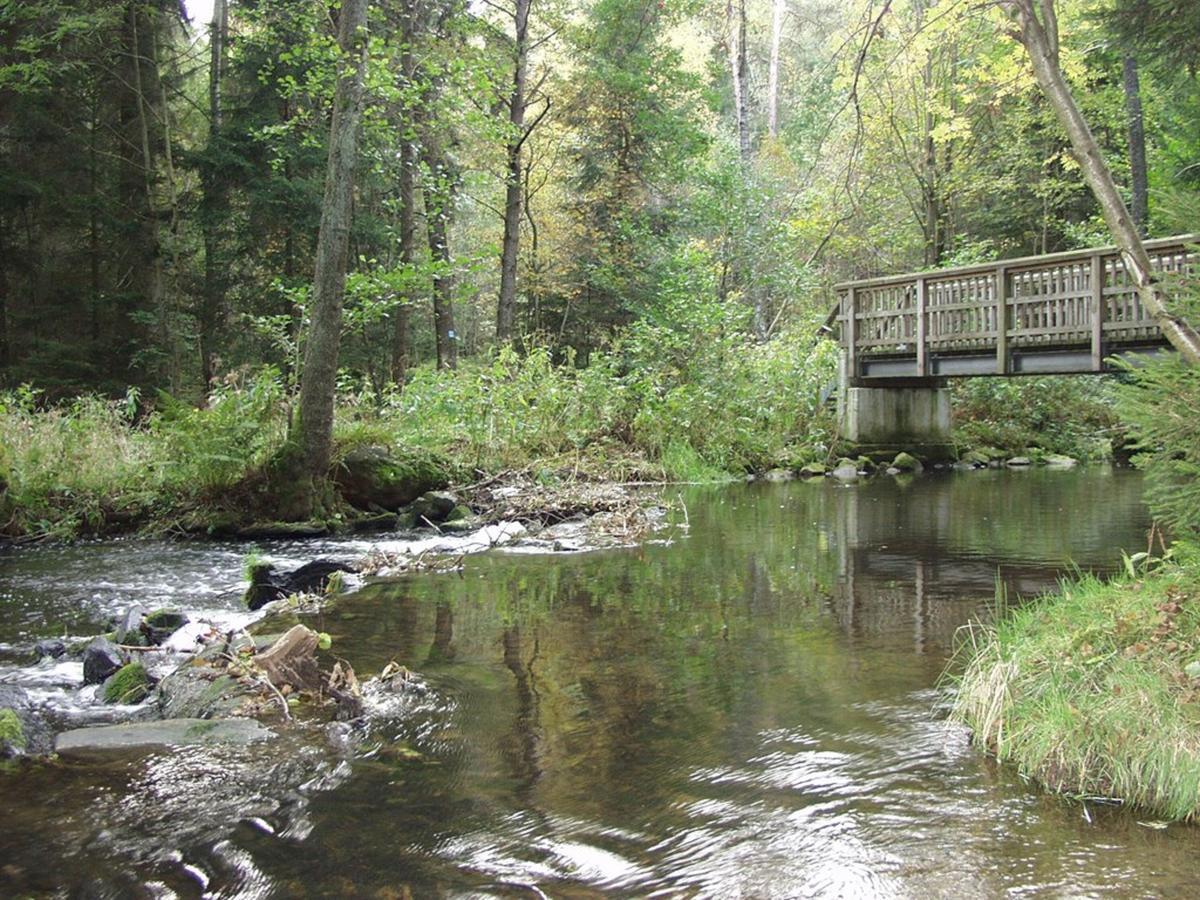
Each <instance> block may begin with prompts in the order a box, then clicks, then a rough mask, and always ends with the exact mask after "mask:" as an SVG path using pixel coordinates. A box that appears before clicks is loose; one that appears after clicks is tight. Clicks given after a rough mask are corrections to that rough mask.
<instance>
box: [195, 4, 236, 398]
mask: <svg viewBox="0 0 1200 900" xmlns="http://www.w3.org/2000/svg"><path fill="white" fill-rule="evenodd" d="M228 28H229V13H228V7H227V6H226V2H225V0H214V2H213V17H212V24H211V25H210V27H209V33H208V43H209V64H208V150H209V156H210V158H209V160H208V162H207V165H206V166H205V169H204V173H203V177H202V181H201V188H202V190H203V195H204V196H203V201H202V202H203V205H204V207H205V208H204V227H203V230H204V293H203V297H202V299H201V306H200V316H199V320H200V321H199V322H198V323H197V324H198V325H199V331H200V335H199V343H200V381H201V386H202V388H203V391H204V393H205V395H207V394H208V392H209V391H210V390H211V389H212V385H213V379H214V378H215V377H216V372H215V368H216V366H215V357H216V348H215V344H216V340H215V338H216V334H215V333H216V329H217V318H218V315H219V311H220V309H221V304H222V302H223V300H224V284H223V279H222V276H221V271H220V264H219V260H218V259H217V255H218V253H219V252H220V249H219V242H220V238H219V227H218V224H217V217H218V215H220V212H221V208H222V207H223V205H224V204H223V203H222V196H221V189H220V183H219V179H218V178H217V173H216V171H215V169H216V166H215V162H214V161H213V159H212V158H211V157H212V152H213V150H214V149H215V147H216V144H217V141H218V140H219V139H220V135H221V124H222V123H221V87H222V82H223V80H224V75H225V37H226V35H227V34H228Z"/></svg>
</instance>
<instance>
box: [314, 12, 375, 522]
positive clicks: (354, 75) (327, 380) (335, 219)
mask: <svg viewBox="0 0 1200 900" xmlns="http://www.w3.org/2000/svg"><path fill="white" fill-rule="evenodd" d="M338 43H339V45H340V46H341V49H342V53H343V55H344V58H343V60H342V63H341V71H340V72H339V75H338V82H337V88H336V90H335V92H334V99H333V121H332V124H331V126H330V129H329V161H328V165H327V168H326V170H325V195H324V198H323V200H322V203H321V226H320V230H319V232H318V236H317V253H316V265H315V269H314V273H313V292H312V299H311V302H310V310H311V317H312V318H311V324H310V325H309V331H308V344H307V346H306V348H305V353H304V369H303V371H302V372H301V375H300V421H299V429H300V441H299V443H300V448H301V450H302V461H303V466H304V476H305V478H306V479H307V480H308V481H309V483H310V485H311V489H310V490H308V492H307V493H308V498H307V499H308V505H309V510H308V511H307V512H308V513H309V514H311V509H312V506H313V505H314V504H315V502H316V500H317V498H318V496H319V495H320V494H322V493H323V492H324V490H325V485H326V482H327V479H328V477H329V463H330V457H331V456H332V450H333V404H334V392H335V390H336V380H337V368H338V350H339V346H340V343H341V335H342V302H343V300H344V295H345V283H346V264H347V257H348V255H349V244H350V223H351V219H352V213H353V200H354V168H355V163H356V161H357V156H358V126H359V120H360V118H361V116H362V105H363V79H364V74H365V70H366V65H367V2H366V0H343V3H342V8H341V12H340V21H339V22H338ZM304 487H308V485H305V486H304Z"/></svg>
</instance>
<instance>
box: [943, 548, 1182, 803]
mask: <svg viewBox="0 0 1200 900" xmlns="http://www.w3.org/2000/svg"><path fill="white" fill-rule="evenodd" d="M1178 555H1179V559H1177V560H1176V561H1172V562H1167V563H1164V564H1161V565H1160V566H1159V567H1158V568H1156V569H1153V570H1152V571H1148V572H1147V571H1143V570H1141V568H1140V567H1139V566H1136V565H1135V564H1134V563H1133V562H1132V561H1128V563H1127V564H1128V568H1129V572H1128V573H1126V575H1125V576H1124V577H1122V578H1120V579H1118V580H1116V581H1113V582H1111V583H1104V582H1102V581H1100V580H1098V579H1096V578H1093V577H1089V576H1084V577H1082V578H1080V579H1078V580H1077V581H1074V582H1071V583H1067V584H1064V585H1063V586H1062V589H1061V591H1060V593H1058V594H1056V595H1053V596H1049V597H1043V598H1041V599H1039V600H1036V601H1033V602H1031V603H1029V604H1027V605H1025V606H1022V607H1020V608H1018V609H1016V610H1013V611H1011V612H1009V613H1008V614H1005V615H1001V616H1000V617H999V618H998V620H997V621H996V623H995V624H994V625H991V626H986V627H985V626H974V627H972V628H970V629H968V630H967V635H968V637H967V640H966V643H965V645H964V646H963V648H962V649H961V650H960V653H961V654H963V655H964V656H965V658H966V663H965V668H964V669H963V671H962V674H961V675H959V676H956V677H955V678H953V679H951V680H952V681H953V682H954V686H955V687H956V689H957V690H956V693H955V697H954V701H953V703H954V705H953V713H952V717H953V718H954V719H956V720H958V721H960V722H962V723H963V724H965V725H967V726H968V727H970V728H971V729H972V732H973V735H974V740H975V742H976V744H978V745H979V746H980V747H982V748H984V749H986V750H987V751H988V752H990V753H992V754H994V755H995V756H996V757H997V758H999V759H1000V760H1004V761H1009V762H1012V763H1014V764H1016V765H1017V767H1018V768H1019V770H1020V771H1021V772H1022V773H1023V774H1025V775H1027V776H1029V777H1031V778H1033V779H1036V780H1037V781H1039V782H1040V783H1042V784H1043V785H1045V786H1046V787H1047V788H1049V789H1050V790H1053V791H1058V792H1062V793H1066V794H1070V795H1074V796H1084V797H1090V798H1091V797H1096V798H1111V799H1115V800H1120V801H1123V802H1126V803H1129V804H1132V805H1134V806H1136V807H1139V808H1143V809H1146V810H1149V811H1151V812H1153V813H1154V814H1156V815H1160V816H1162V817H1164V818H1168V819H1196V818H1197V817H1198V816H1200V665H1198V664H1197V662H1198V661H1200V553H1198V551H1197V550H1196V549H1195V548H1194V547H1189V548H1184V549H1183V550H1181V551H1180V552H1179V554H1178Z"/></svg>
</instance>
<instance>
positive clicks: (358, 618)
mask: <svg viewBox="0 0 1200 900" xmlns="http://www.w3.org/2000/svg"><path fill="white" fill-rule="evenodd" d="M684 500H685V502H686V503H687V506H688V513H689V518H690V524H691V528H690V531H689V532H688V533H687V534H686V535H684V534H678V533H677V534H673V535H669V536H667V537H669V538H670V540H669V541H666V542H663V543H660V544H655V545H649V546H645V547H641V548H638V549H636V550H633V551H605V552H602V553H595V554H581V555H575V554H571V555H567V554H558V555H554V554H547V555H543V556H535V555H528V554H521V555H517V554H513V555H505V554H503V553H496V554H490V555H488V556H485V557H478V558H472V559H469V560H468V561H467V563H466V567H465V570H464V572H463V573H462V575H461V577H460V576H421V577H411V578H405V579H401V580H397V581H394V582H386V583H379V584H375V585H371V586H368V587H367V588H365V589H364V590H362V591H361V592H359V593H358V594H355V595H353V596H352V597H349V598H347V599H346V600H345V601H343V603H342V604H341V605H340V606H339V607H338V608H337V609H336V610H335V611H334V612H332V613H331V614H327V615H326V617H325V620H324V623H323V624H324V628H325V630H327V631H329V632H330V633H331V634H332V635H333V640H334V647H335V649H336V651H337V652H338V654H339V655H344V656H346V657H347V658H348V659H350V660H351V662H353V664H354V666H355V668H356V669H357V670H358V671H359V672H360V673H369V672H372V671H378V670H379V669H381V668H382V667H383V666H384V665H385V664H386V663H387V662H388V661H390V660H392V659H395V660H397V661H399V662H401V663H403V664H405V665H407V666H409V667H411V668H413V669H415V670H418V671H420V672H421V673H422V674H423V675H424V676H425V677H426V678H427V679H428V681H429V683H430V684H431V686H432V688H433V692H432V694H431V698H430V700H429V702H427V703H425V704H423V705H419V706H417V707H414V708H411V709H408V710H406V711H404V713H403V715H397V716H396V717H395V718H394V719H392V720H389V721H388V722H387V723H386V725H385V726H383V727H382V728H381V729H380V730H379V731H378V732H377V733H375V734H373V735H372V740H371V741H370V742H368V743H367V744H366V745H364V749H363V750H362V751H360V752H359V753H358V754H357V755H355V756H354V757H353V758H351V759H350V760H349V761H348V762H346V763H345V764H344V765H337V764H332V763H331V764H329V766H330V767H329V768H328V769H321V768H320V767H318V768H317V769H316V770H313V771H310V772H308V773H307V774H306V775H305V777H288V776H286V775H285V774H281V773H280V771H277V770H274V769H272V768H271V767H270V766H266V767H264V768H263V769H262V770H261V772H260V775H259V776H258V777H256V776H255V775H254V771H255V770H254V769H253V766H250V767H249V768H247V769H246V770H245V771H247V772H248V773H249V774H248V775H247V776H246V780H245V781H244V782H241V781H239V779H240V778H241V776H239V775H238V774H236V773H237V771H239V770H238V769H237V765H238V764H237V763H236V762H230V763H229V765H230V766H231V767H232V771H233V772H234V773H235V774H234V775H233V776H232V777H231V779H230V784H231V785H235V786H237V787H236V789H235V790H233V791H232V793H230V792H226V791H223V790H215V791H214V792H213V797H212V801H211V803H210V802H208V800H207V799H201V800H200V801H198V803H199V811H200V812H201V813H203V814H202V815H199V816H196V815H195V813H196V810H193V815H194V817H195V818H197V819H199V820H201V821H206V822H208V823H209V824H207V825H205V826H204V827H202V828H196V829H188V828H182V829H177V830H176V832H173V833H172V838H171V840H170V841H164V837H163V836H164V833H165V832H167V831H168V830H169V829H171V823H172V821H173V819H174V818H175V817H176V816H181V815H183V814H184V813H183V812H182V811H180V810H179V809H178V808H177V807H174V806H172V801H171V800H170V799H169V798H171V797H172V796H173V795H172V794H171V793H170V792H169V791H165V789H164V787H163V786H162V785H161V784H159V783H158V782H157V781H156V780H155V778H156V777H157V776H152V774H145V775H143V776H138V777H130V778H129V779H128V780H126V781H121V780H119V779H118V780H116V781H113V780H109V781H105V779H104V778H103V777H101V775H100V774H97V773H92V774H91V775H88V774H87V773H81V772H77V773H74V775H73V780H72V782H71V784H72V787H70V788H61V787H59V788H56V792H55V793H53V794H52V798H51V800H50V801H49V802H47V801H46V800H45V798H43V797H42V796H40V795H39V794H38V792H37V790H36V789H33V788H29V787H27V786H24V785H16V786H15V792H14V793H11V794H10V793H8V792H7V788H8V787H9V786H10V784H11V783H9V784H6V785H5V788H6V792H5V793H4V795H3V797H2V799H0V814H3V813H5V812H6V810H7V809H8V807H10V806H13V805H16V806H20V807H21V808H23V809H30V810H35V811H36V812H37V813H38V814H40V815H42V816H43V817H44V819H45V821H46V822H47V823H51V824H49V825H48V826H47V828H48V829H49V830H50V831H55V830H57V836H56V838H55V840H54V841H51V842H50V843H49V844H48V845H47V846H51V847H54V848H55V852H56V853H67V852H70V851H72V850H78V849H80V848H82V847H89V848H91V850H92V851H94V852H93V853H92V856H91V865H93V866H95V867H97V868H99V869H100V870H102V871H108V872H109V873H114V872H125V873H129V872H133V873H136V875H135V877H136V878H141V879H142V881H143V882H148V881H151V880H157V881H160V882H163V883H166V884H171V885H173V886H174V885H178V884H183V883H195V882H196V879H195V878H194V877H191V876H189V875H188V874H187V870H186V868H185V867H186V866H193V867H195V868H196V869H197V870H198V871H201V872H202V873H203V875H204V878H205V879H208V881H209V884H208V889H209V890H210V891H212V892H214V893H216V894H218V895H223V896H251V895H255V894H257V893H260V892H263V891H265V892H267V893H270V894H274V895H277V896H284V895H288V896H291V895H314V896H315V895H325V894H332V893H339V892H340V893H344V894H348V895H354V896H380V897H397V896H409V895H411V896H513V897H521V896H539V895H548V896H596V895H601V894H603V895H617V896H714V897H717V896H719V897H726V896H746V897H793V896H838V897H843V896H871V897H877V896H913V895H929V896H961V895H963V894H970V895H976V896H992V895H997V894H1006V893H1032V894H1064V893H1065V894H1073V895H1099V894H1105V893H1116V894H1122V895H1129V894H1136V893H1153V894H1154V895H1156V896H1164V895H1165V896H1169V895H1171V894H1173V893H1174V894H1178V895H1180V896H1184V895H1186V894H1187V893H1189V892H1190V890H1191V883H1192V880H1193V879H1192V870H1193V861H1194V855H1195V853H1196V851H1197V850H1200V841H1198V840H1197V838H1196V837H1195V836H1194V832H1193V831H1192V830H1191V829H1187V828H1182V827H1181V828H1172V829H1168V830H1167V831H1162V832H1159V831H1151V830H1149V829H1145V828H1142V827H1140V826H1139V825H1138V824H1137V819H1136V817H1132V816H1127V815H1123V814H1120V813H1113V812H1107V813H1106V812H1105V811H1103V810H1092V819H1093V821H1092V823H1089V822H1088V821H1086V820H1085V819H1084V818H1083V817H1082V815H1081V814H1080V810H1079V808H1078V807H1075V806H1071V805H1069V804H1064V803H1061V802H1059V801H1056V800H1053V799H1047V798H1043V797H1041V796H1040V795H1038V794H1037V793H1035V792H1031V791H1029V790H1028V789H1027V788H1026V787H1025V786H1024V785H1023V784H1022V783H1021V782H1020V781H1019V780H1017V779H1016V778H1014V777H1013V776H1012V774H1011V773H1010V772H1008V771H1007V770H1004V769H998V768H996V767H994V766H992V765H991V764H989V763H988V762H987V761H985V760H982V759H981V758H980V757H978V756H977V755H976V754H975V753H974V752H973V751H971V750H970V749H969V748H968V747H967V746H966V742H965V738H964V736H963V735H962V734H960V733H956V732H953V731H948V730H947V728H946V727H945V726H944V725H943V724H942V723H941V722H940V721H939V718H938V714H937V707H938V704H939V695H938V693H937V691H936V689H935V688H934V685H935V683H936V679H937V678H938V675H939V673H940V671H941V669H942V667H943V665H944V663H945V660H946V658H947V655H948V653H949V652H950V649H951V647H952V645H953V637H954V631H955V629H956V628H957V627H958V626H959V625H960V624H962V623H963V622H964V621H966V620H967V619H968V618H970V617H971V616H974V615H985V614H986V613H987V607H988V604H989V603H990V601H991V599H992V597H993V596H994V593H995V585H996V582H997V578H999V579H1000V580H1001V581H1002V582H1003V583H1004V584H1005V585H1006V586H1007V587H1008V589H1009V590H1010V591H1011V592H1012V593H1013V594H1014V595H1015V594H1017V593H1021V594H1032V593H1037V592H1039V591H1042V590H1045V589H1047V588H1050V587H1053V585H1054V582H1055V580H1056V578H1057V577H1059V575H1060V574H1061V573H1062V572H1063V570H1064V569H1065V568H1067V567H1068V566H1069V565H1072V564H1073V565H1077V566H1079V567H1081V568H1101V569H1103V568H1107V567H1110V566H1111V565H1112V564H1113V562H1114V561H1115V558H1116V554H1117V549H1118V548H1121V547H1134V546H1137V545H1139V544H1140V543H1141V542H1142V541H1143V540H1144V528H1145V524H1146V523H1145V514H1144V510H1143V509H1142V506H1141V503H1140V484H1139V481H1138V478H1137V476H1136V475H1133V474H1131V473H1110V472H1108V471H1107V470H1104V471H1085V472H1029V473H1019V474H1012V473H990V472H984V473H968V474H963V475H956V476H953V477H940V478H938V477H928V478H918V479H916V480H913V481H911V482H908V483H905V482H901V481H898V480H896V481H894V480H891V479H885V480H876V481H872V482H870V483H867V484H858V485H852V486H839V485H834V484H830V483H826V482H820V483H816V484H789V485H751V486H748V487H746V486H737V487H733V488H722V489H712V490H708V489H705V490H696V491H693V492H691V493H689V494H687V495H685V497H684ZM401 748H402V749H403V752H401ZM321 758H322V759H324V758H325V757H321ZM172 759H173V758H171V757H165V758H163V761H162V762H161V763H158V764H155V765H156V766H157V767H165V768H162V769H160V768H155V767H152V768H151V769H150V770H148V771H149V772H150V773H153V772H155V771H182V772H185V773H186V772H189V771H191V770H189V769H188V767H187V765H186V764H184V765H182V766H181V767H180V768H179V769H173V763H172V761H171V760H172ZM205 771H207V770H205ZM282 771H284V772H286V771H287V770H282ZM205 777H207V775H201V776H198V778H199V783H201V784H204V783H206V782H205V781H204V778H205ZM147 779H149V780H147ZM46 784H48V785H49V784H58V782H55V781H53V780H52V779H47V780H46ZM101 784H104V785H106V787H104V788H103V790H107V791H111V797H112V800H111V802H105V803H102V804H100V805H99V806H97V807H96V808H95V813H94V815H95V816H96V817H97V819H98V820H99V821H101V822H104V823H105V824H102V825H97V826H96V827H98V828H103V829H106V830H107V832H108V833H109V835H110V837H109V838H107V839H106V840H105V841H97V840H95V839H94V837H89V835H91V834H92V832H91V831H88V830H86V829H82V830H81V829H78V828H73V827H70V826H66V827H60V826H57V825H56V824H54V823H58V822H60V821H62V820H63V817H64V815H65V816H66V817H67V819H68V820H71V819H72V818H73V817H76V816H78V815H79V811H80V809H81V808H90V807H88V804H89V803H92V802H93V800H94V798H95V797H96V796H97V795H98V793H99V792H101V790H102V789H101V788H100V787H99V785H101ZM89 791H91V793H89ZM238 791H240V792H242V793H243V794H244V795H245V798H244V800H243V801H242V802H238V801H237V800H236V799H233V800H227V799H226V798H228V797H230V796H232V795H236V794H237V793H238ZM130 797H136V798H138V799H136V800H134V801H133V802H131V803H130V804H129V807H128V809H129V810H137V809H144V808H145V805H153V804H154V803H155V802H160V803H161V801H162V798H163V797H167V798H168V800H167V802H165V803H161V808H162V814H161V815H159V816H149V817H147V818H148V821H147V823H146V824H145V825H144V826H143V829H144V830H143V831H142V832H138V831H137V830H136V829H131V828H130V827H128V826H127V825H126V824H123V823H124V822H125V821H126V820H125V819H123V818H122V810H119V809H117V808H116V807H117V805H119V804H120V802H121V800H122V798H130ZM296 798H299V799H296ZM227 803H228V804H229V805H228V806H227V805H226V804H227ZM131 815H132V813H131ZM221 819H224V820H225V821H226V824H225V825H224V826H223V827H219V826H217V825H216V824H214V823H216V822H217V821H219V820H221ZM109 820H111V823H112V824H108V823H109ZM254 820H257V821H259V822H260V823H264V824H265V825H266V826H268V827H267V828H263V827H259V826H254V825H252V824H249V823H252V822H253V821H254ZM236 822H240V823H242V824H234V823H236ZM150 847H170V848H173V850H175V851H177V852H178V858H177V859H176V858H175V857H170V856H162V855H161V854H159V855H155V854H154V853H152V852H150V851H149V849H148V848H150ZM0 851H2V852H3V853H4V854H5V855H7V856H9V857H11V858H13V859H16V860H19V861H20V862H19V864H20V865H22V866H29V865H36V863H37V860H38V859H39V858H44V857H39V850H38V849H37V848H36V847H31V846H29V845H27V844H24V843H22V842H20V841H19V840H13V839H9V841H8V843H7V844H4V843H0ZM42 852H49V851H42ZM173 859H176V861H175V862H172V860H173ZM3 877H4V876H3V874H0V879H3ZM59 877H60V879H61V883H63V884H65V885H67V886H75V885H78V884H79V882H78V881H74V880H73V876H71V875H69V874H68V873H62V874H60V876H59ZM108 877H109V882H108V883H110V884H112V883H119V882H118V881H117V876H116V875H115V874H110V875H109V876H108ZM122 883H123V882H122ZM173 889H176V890H178V888H177V887H176V888H173ZM193 890H194V888H193Z"/></svg>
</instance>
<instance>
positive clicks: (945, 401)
mask: <svg viewBox="0 0 1200 900" xmlns="http://www.w3.org/2000/svg"><path fill="white" fill-rule="evenodd" d="M842 384H843V388H842V390H841V391H840V392H839V398H838V413H839V419H840V422H841V434H842V437H843V439H845V440H846V441H848V442H849V443H851V444H853V445H854V446H855V447H856V448H857V450H858V452H860V453H864V454H867V455H874V456H879V457H884V456H887V455H888V454H889V453H891V454H894V453H897V452H899V451H901V450H907V451H909V452H910V453H915V454H916V455H917V456H919V457H921V458H923V459H925V460H926V461H930V462H938V461H943V460H947V459H952V458H953V457H954V446H953V444H952V443H951V440H950V390H949V388H946V387H942V386H939V385H933V386H896V387H848V386H845V385H846V384H847V380H843V382H842Z"/></svg>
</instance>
